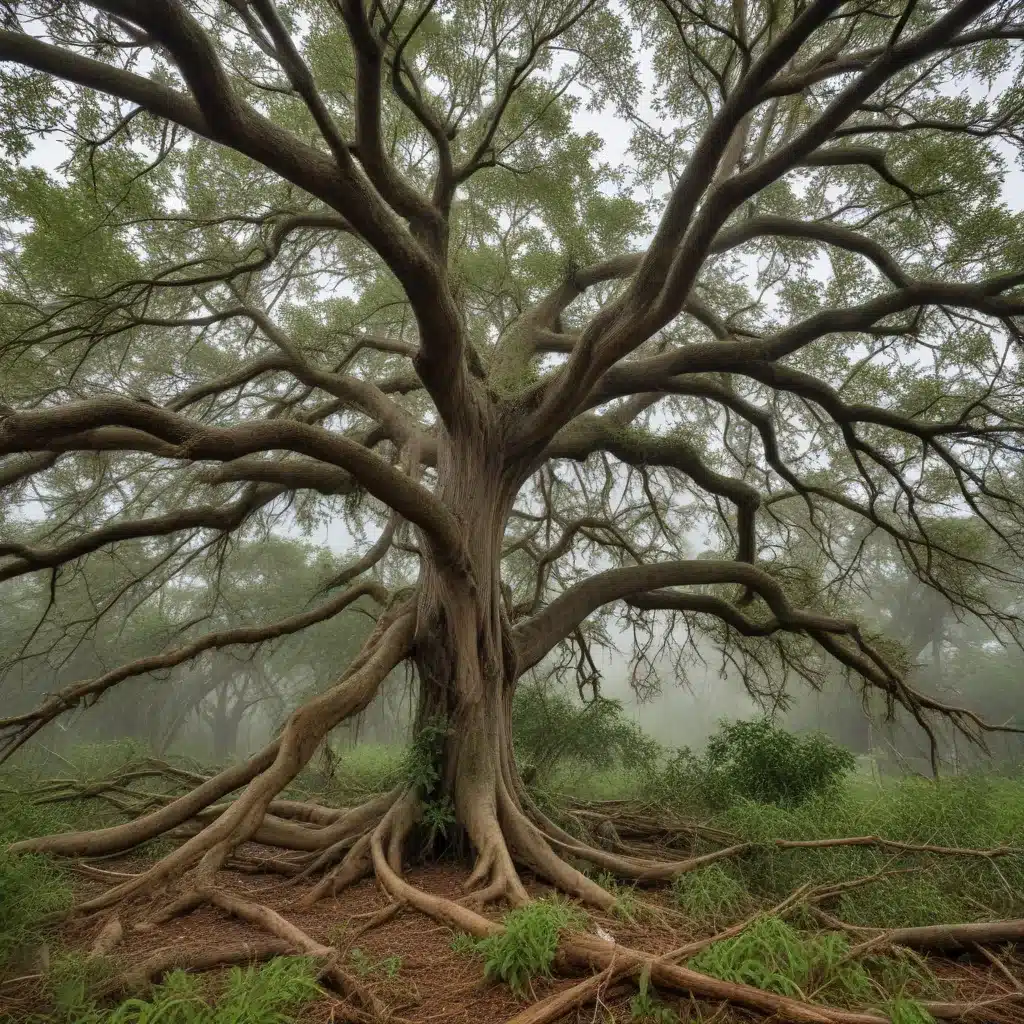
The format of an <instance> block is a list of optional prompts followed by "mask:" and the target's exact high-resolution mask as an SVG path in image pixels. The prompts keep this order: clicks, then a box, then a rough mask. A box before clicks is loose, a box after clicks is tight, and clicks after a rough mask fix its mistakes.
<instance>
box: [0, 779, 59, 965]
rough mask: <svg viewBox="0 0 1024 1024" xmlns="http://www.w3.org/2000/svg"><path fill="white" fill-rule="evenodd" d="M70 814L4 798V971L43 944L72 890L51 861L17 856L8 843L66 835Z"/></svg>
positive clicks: (0, 881)
mask: <svg viewBox="0 0 1024 1024" xmlns="http://www.w3.org/2000/svg"><path fill="white" fill-rule="evenodd" d="M66 824H67V816H66V815H64V814H62V813H61V811H60V810H58V809H55V808H54V807H51V806H46V807H36V806H33V805H32V804H31V803H30V802H29V801H28V800H27V799H25V798H24V797H21V796H16V795H5V796H3V797H2V798H0V970H3V969H4V968H5V967H7V966H8V965H9V964H11V963H12V961H17V959H18V958H19V957H20V956H21V955H23V954H28V953H29V951H30V950H31V949H32V948H33V947H34V946H35V945H37V944H38V943H39V941H40V940H41V938H42V936H43V933H44V930H45V918H46V916H47V915H49V914H54V913H57V912H59V911H62V910H65V909H66V908H67V907H68V906H70V903H71V889H70V887H69V886H68V884H67V878H66V876H65V874H64V872H62V871H61V870H59V869H58V868H57V867H56V866H55V865H54V863H53V862H52V861H51V860H50V859H49V858H47V857H42V856H38V855H36V854H12V853H10V852H8V849H7V847H8V845H9V844H10V843H13V842H16V841H17V840H19V839H24V838H26V837H27V836H37V835H43V834H46V833H48V832H59V831H63V828H64V827H66Z"/></svg>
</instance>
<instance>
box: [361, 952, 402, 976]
mask: <svg viewBox="0 0 1024 1024" xmlns="http://www.w3.org/2000/svg"><path fill="white" fill-rule="evenodd" d="M348 958H349V960H350V961H351V962H352V967H353V968H354V970H355V972H356V974H358V975H359V976H360V977H361V978H366V977H369V976H370V975H371V974H383V975H384V976H385V977H386V978H389V979H391V980H394V979H395V978H396V977H398V972H399V971H400V970H401V969H402V958H401V957H400V956H386V957H383V958H382V959H380V960H374V959H373V957H371V956H370V955H369V954H368V953H366V952H365V951H364V950H362V949H359V947H358V946H357V947H356V948H355V949H353V950H351V951H350V952H349V955H348Z"/></svg>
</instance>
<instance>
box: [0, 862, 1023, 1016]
mask: <svg viewBox="0 0 1024 1024" xmlns="http://www.w3.org/2000/svg"><path fill="white" fill-rule="evenodd" d="M251 852H256V851H255V850H254V851H251ZM147 863H148V862H147V861H146V860H144V859H143V858H140V857H134V858H130V857H124V858H117V859H109V860H106V861H104V868H103V869H104V870H107V871H111V872H126V873H128V872H132V873H133V872H136V871H139V870H141V869H142V868H144V867H145V866H146V864H147ZM408 877H409V879H410V881H411V882H412V883H413V884H415V885H417V886H419V887H421V888H423V889H424V890H426V891H427V892H431V893H435V894H438V895H442V896H447V897H449V898H452V899H458V898H460V897H461V896H462V895H463V892H462V883H463V881H464V879H465V868H464V866H463V865H460V864H457V863H454V862H445V863H436V864H432V865H424V866H420V867H412V868H410V869H409V871H408ZM220 881H221V885H222V887H223V889H224V890H225V891H227V892H229V893H231V894H232V895H236V896H239V897H241V898H243V899H246V900H249V901H252V902H256V903H259V904H262V905H264V906H267V907H270V908H272V909H274V910H276V911H278V912H279V913H281V914H282V915H284V916H286V917H287V918H288V919H289V920H290V921H292V922H294V923H295V924H297V925H298V926H299V927H300V928H302V929H303V931H305V932H306V933H307V934H309V935H311V936H312V937H313V938H315V939H317V940H318V941H320V942H323V943H324V944H326V945H332V946H334V947H335V948H337V949H339V951H340V952H341V953H342V955H343V956H344V957H345V958H346V959H347V961H348V964H349V966H350V967H351V968H353V969H354V970H355V971H356V973H357V974H359V975H360V976H361V977H362V979H363V981H364V982H365V983H366V984H367V985H368V987H370V988H371V989H372V990H373V992H374V994H375V995H377V996H378V998H379V999H380V1000H381V1001H382V1003H384V1004H385V1005H386V1006H387V1008H388V1010H389V1012H390V1014H392V1015H393V1016H392V1017H391V1018H390V1019H393V1020H395V1021H405V1022H408V1024H426V1022H428V1021H432V1022H433V1021H438V1022H451V1024H479V1022H488V1024H491V1022H493V1024H498V1022H504V1021H508V1020H511V1019H512V1018H514V1017H515V1016H516V1014H518V1013H519V1012H521V1011H522V1010H523V1009H524V1008H525V1007H526V1006H528V1005H529V1004H530V1003H531V1002H533V1001H536V1000H539V999H543V998H545V997H547V996H550V995H551V994H553V993H555V992H557V991H561V990H565V989H568V988H571V987H572V986H573V985H574V984H575V983H576V980H577V979H573V978H557V977H555V978H543V977H538V978H535V979H533V980H532V982H531V993H530V995H529V996H528V997H526V998H525V999H524V998H517V997H516V996H514V995H513V994H512V992H511V991H510V990H509V988H508V987H507V986H506V985H504V984H502V983H500V982H497V981H489V980H487V979H485V978H484V976H483V970H482V965H481V961H480V959H479V958H478V957H476V956H474V955H472V954H471V953H467V952H465V951H459V950H457V949H455V948H453V938H454V934H453V932H452V931H451V930H450V929H448V928H446V927H443V926H440V925H437V924H435V923H434V922H433V921H431V920H430V919H428V918H426V917H425V916H423V915H421V914H418V913H416V912H415V911H412V910H403V911H400V912H399V913H397V914H395V915H394V916H393V917H391V918H390V919H388V920H385V921H383V922H382V923H380V924H378V925H376V926H374V927H372V928H370V929H369V930H367V931H365V932H363V933H361V934H353V933H354V932H356V931H357V928H356V927H352V926H350V927H348V928H346V927H345V922H350V921H353V919H355V921H360V920H363V921H365V920H368V919H370V918H372V917H373V916H374V915H376V914H377V913H378V912H380V911H383V910H385V909H386V908H387V907H388V905H389V902H390V901H389V900H388V898H387V897H386V896H385V895H384V894H383V893H382V892H381V891H380V889H379V887H378V886H377V885H376V884H375V883H374V882H373V881H372V880H371V879H366V880H364V881H362V882H359V883H357V884H356V885H354V886H352V887H351V888H350V889H348V890H346V891H344V892H343V893H341V894H339V895H338V896H337V897H334V898H329V899H324V900H322V901H320V902H319V903H318V904H316V905H315V906H314V907H313V908H311V909H309V910H300V909H296V890H295V889H294V888H291V887H289V886H287V885H286V884H285V883H284V882H283V880H281V879H279V878H275V877H274V876H269V875H252V874H243V873H241V872H237V871H225V872H223V875H222V878H221V880H220ZM104 888H106V883H104V882H101V881H98V880H96V879H93V878H88V877H81V876H79V877H76V878H75V880H74V883H73V886H72V889H73V892H74V895H75V896H76V897H77V898H80V899H85V898H88V897H90V896H93V895H96V894H97V893H99V892H101V891H102V890H103V889H104ZM527 888H528V890H529V891H530V894H531V896H535V897H543V896H545V895H546V894H547V893H548V892H549V890H548V889H547V888H546V887H545V886H543V885H540V884H538V883H536V882H535V881H533V880H530V879H529V878H527ZM644 900H645V902H646V903H648V904H650V905H651V906H652V907H653V908H659V909H663V910H664V911H665V917H663V918H661V919H660V920H657V919H655V920H651V919H648V920H645V921H628V920H623V918H622V917H620V916H613V915H606V914H601V913H599V912H590V913H589V914H588V918H589V924H590V926H591V928H593V929H595V930H596V929H597V928H600V929H601V930H603V931H604V932H605V933H606V934H610V935H612V936H613V937H614V938H615V939H616V941H618V942H621V943H622V944H624V945H626V946H630V947H632V948H636V949H643V950H645V951H647V952H650V953H654V954H663V953H666V952H668V951H669V950H672V949H675V948H677V947H678V946H680V945H682V944H684V943H687V942H691V941H695V940H698V939H700V938H703V937H705V936H707V935H709V934H711V933H712V932H713V930H712V929H708V928H707V927H704V928H702V927H701V926H700V923H699V922H696V921H693V922H690V923H689V924H687V923H686V922H683V921H681V920H680V919H679V917H678V916H676V915H673V914H672V906H673V904H672V900H671V899H670V894H669V892H668V891H667V890H666V889H661V890H660V891H659V890H650V891H647V892H645V894H644ZM161 902H166V896H164V897H163V899H162V900H161V898H160V897H154V898H153V900H152V903H153V906H154V907H155V906H156V905H158V904H159V903H161ZM136 909H137V910H138V911H139V914H140V916H141V917H145V916H146V910H147V907H146V906H145V905H139V906H138V907H137V908H136ZM490 913H491V915H492V916H495V917H498V916H500V911H499V910H496V909H493V908H492V910H491V912H490ZM101 929H102V922H100V923H96V922H90V923H86V924H81V923H74V922H72V923H69V924H65V925H63V926H61V927H59V928H58V929H57V930H56V931H54V932H53V933H52V934H51V935H50V936H49V937H48V945H49V947H50V948H51V949H60V950H62V951H63V955H64V956H68V955H69V954H70V955H72V956H73V955H74V954H75V953H78V954H81V955H83V956H84V955H85V954H86V953H87V952H88V950H89V949H90V947H91V946H92V944H93V943H94V941H95V940H96V938H97V934H98V932H99V931H100V930H101ZM253 938H254V935H253V930H252V928H251V926H249V925H247V924H245V923H244V922H241V921H239V920H237V919H236V918H234V917H232V916H230V915H228V914H226V913H223V912H221V911H219V910H218V909H217V908H215V907H210V906H204V907H200V908H199V909H197V910H196V911H194V912H192V913H191V914H189V915H188V916H185V917H179V918H176V919H174V920H172V921H169V922H167V923H166V924H163V925H160V926H158V927H157V928H155V929H153V930H152V931H148V932H134V933H131V934H129V935H128V936H126V938H125V940H124V941H123V942H122V943H121V944H120V945H119V946H118V948H117V949H116V951H115V952H114V953H113V954H111V956H110V957H109V958H108V963H107V965H106V966H107V969H108V970H111V971H113V972H115V973H120V972H123V971H127V970H130V969H131V968H132V967H133V966H137V965H139V964H141V963H145V962H146V961H148V960H149V959H150V958H151V957H159V956H160V955H161V954H164V953H166V952H167V951H169V950H174V951H175V954H176V955H178V956H180V957H181V958H182V959H183V960H188V959H190V958H191V957H192V956H193V955H200V954H210V955H215V954H216V952H217V951H218V950H221V949H225V948H228V947H236V946H238V945H240V944H243V943H246V942H252V940H253ZM920 963H921V967H922V968H923V969H924V970H926V971H928V972H930V973H931V974H932V975H933V976H934V979H935V985H936V987H935V992H936V993H939V992H941V995H942V998H943V999H945V1000H948V1001H952V1002H962V1003H965V1004H975V1005H977V1004H980V1003H985V1002H988V1001H991V1000H993V999H998V998H1000V997H1004V996H1006V995H1008V994H1010V993H1013V992H1014V989H1015V981H1014V979H1022V981H1020V982H1016V985H1017V986H1020V987H1018V988H1017V991H1021V990H1022V989H1024V950H1021V951H1017V950H1014V949H1012V948H1009V947H1007V948H1004V949H1002V950H1001V951H1000V952H999V955H998V962H995V961H988V960H986V959H985V958H984V957H983V955H982V954H981V953H980V952H979V953H978V955H975V956H972V957H967V956H961V957H957V958H950V957H944V956H922V957H921V958H920ZM14 977H16V976H14ZM21 978H22V979H23V980H22V981H21V982H18V983H15V984H10V981H11V980H12V976H9V977H8V978H7V979H5V980H6V982H7V983H6V984H5V980H3V979H2V976H0V1021H4V1020H9V1021H11V1022H12V1024H13V1022H23V1021H56V1020H60V1019H61V1018H60V1016H53V1015H52V1003H53V1000H52V996H51V994H50V989H49V988H48V986H47V981H46V978H45V976H44V975H42V974H36V973H35V972H30V973H29V974H28V975H21ZM635 992H636V988H635V986H633V985H626V986H615V987H614V989H613V990H611V991H606V992H603V993H602V994H601V996H600V998H599V1000H598V1002H597V1003H596V1004H595V1003H593V1002H591V1003H589V1004H588V1005H586V1006H583V1007H580V1008H578V1009H576V1010H574V1011H573V1012H571V1013H569V1014H568V1015H567V1016H565V1017H564V1018H562V1019H563V1020H564V1021H566V1022H568V1024H583V1022H587V1024H595V1022H602V1024H612V1022H616V1024H618V1022H627V1021H628V1022H631V1024H643V1022H645V1021H646V1022H650V1024H662V1022H663V1021H664V1022H669V1021H673V1020H679V1021H694V1022H697V1021H699V1022H701V1024H711V1022H712V1021H714V1022H716V1024H729V1022H733V1021H744V1020H751V1021H752V1020H758V1019H761V1020H764V1019H765V1018H764V1017H763V1016H760V1015H758V1014H756V1013H753V1012H749V1011H744V1010H742V1009H740V1008H737V1007H735V1006H733V1005H730V1004H728V1003H718V1004H715V1003H711V1002H707V1001H698V1000H689V999H682V998H673V997H672V995H671V994H670V993H659V994H658V995H657V998H656V1000H655V1001H653V1002H652V1006H653V1007H654V1008H655V1009H654V1012H652V1013H650V1014H647V1015H645V1014H643V1013H642V1012H638V1008H637V1006H636V1004H635V1003H633V1002H632V999H633V996H634V995H635ZM341 1009H342V1005H341V1004H340V1003H339V1002H338V1001H337V1000H336V999H334V998H332V997H331V996H330V995H328V994H325V995H324V996H323V997H322V998H320V999H316V1000H314V1001H312V1002H310V1003H308V1004H307V1005H306V1006H305V1007H304V1008H303V1010H302V1013H301V1017H300V1018H299V1019H301V1021H302V1022H303V1024H321V1022H324V1024H327V1022H334V1021H336V1020H344V1019H346V1018H345V1016H344V1014H343V1013H341V1012H339V1011H341ZM655 1013H657V1014H660V1016H656V1015H655ZM670 1014H675V1017H673V1016H670ZM974 1019H975V1020H982V1021H991V1022H993V1024H1024V1004H1021V1005H1018V1006H1014V1005H1012V1004H1011V1005H1004V1006H1000V1007H999V1008H998V1010H997V1011H993V1010H989V1011H986V1012H984V1013H983V1014H981V1015H979V1016H976V1017H975V1018H974ZM67 1024H77V1022H73V1021H67ZM240 1024H245V1022H240Z"/></svg>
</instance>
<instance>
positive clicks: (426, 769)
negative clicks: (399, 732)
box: [402, 719, 448, 800]
mask: <svg viewBox="0 0 1024 1024" xmlns="http://www.w3.org/2000/svg"><path fill="white" fill-rule="evenodd" d="M447 739H448V723H447V722H445V721H444V720H442V719H435V720H433V721H430V722H427V723H425V724H424V725H423V726H422V727H421V728H420V730H419V732H418V733H417V734H416V735H415V736H414V737H413V741H412V744H411V745H410V747H409V749H408V751H407V752H406V754H405V759H404V761H403V764H402V774H403V776H404V777H405V780H406V781H407V782H408V783H409V784H410V785H411V786H414V787H415V788H416V789H417V790H418V791H419V794H420V796H421V797H422V798H423V799H424V800H429V799H430V797H431V796H432V795H433V793H434V791H435V789H436V788H437V784H438V782H439V781H440V780H441V768H440V765H441V757H442V755H443V754H444V745H445V742H446V741H447Z"/></svg>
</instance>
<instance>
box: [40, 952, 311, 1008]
mask: <svg viewBox="0 0 1024 1024" xmlns="http://www.w3.org/2000/svg"><path fill="white" fill-rule="evenodd" d="M211 989H212V986H211V985H210V983H209V982H208V981H207V980H206V979H204V978H201V977H199V976H196V975H192V974H187V973H186V972H185V971H173V972H171V973H170V974H169V975H167V977H166V978H165V979H164V981H163V982H162V983H161V984H160V985H159V986H157V987H156V988H155V989H154V990H153V991H152V993H151V994H150V995H149V997H148V998H145V999H143V998H134V999H128V1000H126V1001H125V1002H123V1003H121V1004H120V1005H119V1006H117V1007H116V1008H114V1009H112V1010H106V1009H103V1008H101V1007H98V1006H97V1005H96V1004H95V1003H93V1002H90V1001H89V1000H88V998H87V997H86V995H85V992H84V989H82V987H81V986H75V987H73V988H65V989H64V990H63V991H62V992H60V993H58V998H57V1016H56V1020H58V1021H61V1022H66V1024H157V1022H159V1024H292V1022H293V1021H295V1020H296V1014H297V1012H298V1011H299V1010H301V1009H302V1007H304V1006H306V1005H307V1004H308V1003H310V1002H312V1001H313V1000H314V999H316V998H317V997H318V996H319V995H320V988H319V986H318V985H317V983H316V971H315V966H314V964H313V963H312V962H311V961H309V960H307V959H304V958H302V957H279V958H277V959H275V960H271V961H269V962H268V963H266V964H263V965H262V966H259V967H249V968H246V969H245V970H243V969H241V968H238V967H235V968H232V969H231V971H229V972H228V974H227V977H226V979H225V980H224V983H223V986H222V987H220V990H219V992H217V993H216V994H214V993H213V992H212V991H211ZM38 1020H39V1021H40V1024H42V1022H43V1020H46V1019H45V1018H38ZM53 1020H54V1018H52V1017H51V1018H49V1021H50V1022H52V1021H53Z"/></svg>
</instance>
